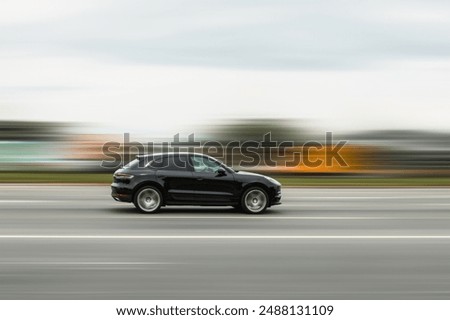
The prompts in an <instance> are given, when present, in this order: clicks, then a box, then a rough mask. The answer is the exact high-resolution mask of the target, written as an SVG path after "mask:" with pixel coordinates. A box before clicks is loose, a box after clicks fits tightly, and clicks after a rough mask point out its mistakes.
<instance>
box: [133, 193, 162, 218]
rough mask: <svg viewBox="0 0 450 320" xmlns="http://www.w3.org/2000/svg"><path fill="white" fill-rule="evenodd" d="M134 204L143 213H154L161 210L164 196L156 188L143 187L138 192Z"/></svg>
mask: <svg viewBox="0 0 450 320" xmlns="http://www.w3.org/2000/svg"><path fill="white" fill-rule="evenodd" d="M133 203H134V206H135V207H136V208H137V209H138V210H139V211H141V212H143V213H154V212H157V211H158V210H159V208H161V204H162V195H161V192H159V190H158V189H157V188H155V187H143V188H142V189H139V191H138V192H136V196H135V197H134V201H133Z"/></svg>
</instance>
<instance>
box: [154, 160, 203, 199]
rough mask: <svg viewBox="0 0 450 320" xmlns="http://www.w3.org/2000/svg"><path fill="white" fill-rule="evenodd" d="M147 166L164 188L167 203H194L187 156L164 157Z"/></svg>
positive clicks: (192, 178) (191, 176) (190, 167)
mask: <svg viewBox="0 0 450 320" xmlns="http://www.w3.org/2000/svg"><path fill="white" fill-rule="evenodd" d="M149 165H150V166H151V167H153V168H155V169H156V177H157V179H158V180H159V182H160V183H161V184H162V185H163V187H164V190H165V192H166V194H165V200H166V202H167V203H180V204H183V203H191V202H193V201H195V196H196V193H195V190H194V189H193V188H192V184H193V181H194V177H193V172H192V171H193V170H192V166H191V165H190V164H189V161H188V157H187V155H183V154H181V155H165V156H163V157H161V158H159V159H155V160H154V161H153V162H151V163H150V164H149Z"/></svg>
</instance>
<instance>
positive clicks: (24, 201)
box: [0, 199, 67, 203]
mask: <svg viewBox="0 0 450 320" xmlns="http://www.w3.org/2000/svg"><path fill="white" fill-rule="evenodd" d="M49 202H67V201H66V200H22V199H21V200H0V203H49Z"/></svg>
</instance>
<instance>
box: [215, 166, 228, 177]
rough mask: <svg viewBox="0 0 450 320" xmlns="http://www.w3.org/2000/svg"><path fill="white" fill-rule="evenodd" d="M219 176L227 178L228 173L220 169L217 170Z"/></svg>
mask: <svg viewBox="0 0 450 320" xmlns="http://www.w3.org/2000/svg"><path fill="white" fill-rule="evenodd" d="M217 175H218V176H226V175H227V172H226V171H225V169H224V168H219V169H217Z"/></svg>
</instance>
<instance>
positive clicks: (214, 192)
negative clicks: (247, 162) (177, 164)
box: [191, 155, 236, 205]
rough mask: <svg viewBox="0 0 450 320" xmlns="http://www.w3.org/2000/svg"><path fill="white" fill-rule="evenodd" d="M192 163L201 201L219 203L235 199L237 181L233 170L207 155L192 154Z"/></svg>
mask: <svg viewBox="0 0 450 320" xmlns="http://www.w3.org/2000/svg"><path fill="white" fill-rule="evenodd" d="M191 163H192V167H193V169H194V172H193V178H194V188H195V191H196V193H197V195H196V196H197V199H198V200H199V202H201V203H203V204H211V205H218V204H229V203H232V202H233V201H235V195H236V182H235V180H234V175H233V173H232V172H229V171H228V170H226V169H225V168H224V167H223V166H222V165H221V163H219V162H217V161H216V160H214V159H212V158H210V157H207V156H201V155H191Z"/></svg>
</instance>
